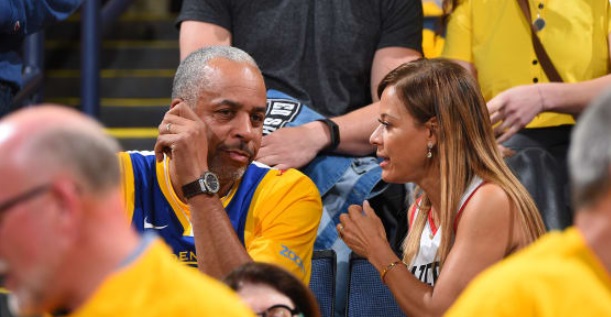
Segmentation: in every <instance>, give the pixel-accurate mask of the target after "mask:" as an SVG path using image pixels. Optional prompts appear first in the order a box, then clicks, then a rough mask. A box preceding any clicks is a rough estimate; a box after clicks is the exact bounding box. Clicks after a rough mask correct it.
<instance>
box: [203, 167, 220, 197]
mask: <svg viewBox="0 0 611 317" xmlns="http://www.w3.org/2000/svg"><path fill="white" fill-rule="evenodd" d="M204 178H205V182H206V188H207V189H208V191H209V192H210V193H212V194H216V193H218V191H219V187H220V185H219V179H218V178H217V177H216V175H214V174H212V173H209V172H208V173H206V175H204Z"/></svg>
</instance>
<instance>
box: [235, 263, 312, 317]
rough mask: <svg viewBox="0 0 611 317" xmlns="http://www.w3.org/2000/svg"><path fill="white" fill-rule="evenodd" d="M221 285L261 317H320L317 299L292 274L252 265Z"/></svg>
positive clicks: (277, 267) (243, 268) (247, 265)
mask: <svg viewBox="0 0 611 317" xmlns="http://www.w3.org/2000/svg"><path fill="white" fill-rule="evenodd" d="M224 282H225V283H226V284H227V285H229V287H231V288H232V289H233V290H235V291H236V292H237V293H238V295H239V296H240V297H241V298H242V300H243V301H244V302H246V304H248V306H249V307H250V308H251V309H252V310H253V311H254V312H255V314H256V315H257V316H260V317H320V310H319V308H318V304H317V302H316V298H315V297H314V295H313V294H312V292H311V291H310V289H309V288H308V287H307V286H306V285H305V284H303V283H302V282H301V281H300V280H299V279H298V278H296V277H295V276H294V275H293V274H292V273H290V272H288V271H286V270H285V269H283V268H281V267H279V266H277V265H274V264H269V263H263V262H251V263H247V264H244V265H242V266H240V267H238V268H236V269H235V270H233V271H232V272H231V273H229V275H227V276H226V277H225V279H224Z"/></svg>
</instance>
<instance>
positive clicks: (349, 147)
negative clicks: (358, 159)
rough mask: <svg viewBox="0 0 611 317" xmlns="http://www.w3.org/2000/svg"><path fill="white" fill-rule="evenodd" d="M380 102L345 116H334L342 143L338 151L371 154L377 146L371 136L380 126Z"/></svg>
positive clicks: (351, 153)
mask: <svg viewBox="0 0 611 317" xmlns="http://www.w3.org/2000/svg"><path fill="white" fill-rule="evenodd" d="M378 105H379V103H378V102H376V103H373V104H371V105H368V106H366V107H363V108H361V109H358V110H355V111H352V112H350V113H347V114H345V115H343V116H339V117H335V118H332V120H333V121H334V122H335V123H337V125H339V135H340V143H339V146H338V148H337V150H336V152H337V153H342V154H350V155H369V154H371V153H374V152H375V147H374V146H373V145H371V144H370V143H369V137H370V136H371V134H372V133H373V130H375V128H376V127H377V126H378V121H377V118H378V117H379V113H378V109H379V106H378Z"/></svg>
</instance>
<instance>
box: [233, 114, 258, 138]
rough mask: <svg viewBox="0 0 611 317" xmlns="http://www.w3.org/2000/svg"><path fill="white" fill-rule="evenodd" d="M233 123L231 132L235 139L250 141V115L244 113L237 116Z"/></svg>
mask: <svg viewBox="0 0 611 317" xmlns="http://www.w3.org/2000/svg"><path fill="white" fill-rule="evenodd" d="M234 123H235V124H234V127H233V130H234V135H235V137H237V138H240V139H242V140H244V141H250V140H252V138H253V136H254V128H253V126H252V121H251V120H250V114H246V113H244V114H240V115H238V116H237V117H236V120H235V122H234Z"/></svg>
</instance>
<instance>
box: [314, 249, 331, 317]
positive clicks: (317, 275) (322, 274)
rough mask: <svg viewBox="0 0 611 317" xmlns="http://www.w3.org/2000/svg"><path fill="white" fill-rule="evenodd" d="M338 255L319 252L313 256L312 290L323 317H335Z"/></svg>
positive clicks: (329, 251)
mask: <svg viewBox="0 0 611 317" xmlns="http://www.w3.org/2000/svg"><path fill="white" fill-rule="evenodd" d="M335 261H336V255H335V251H333V250H318V251H314V254H313V255H312V276H311V277H310V289H311V290H312V293H314V297H316V300H317V301H318V306H319V308H320V315H321V316H322V317H331V316H333V311H334V304H335V274H336V266H335Z"/></svg>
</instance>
